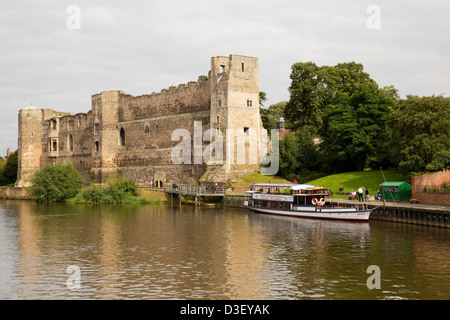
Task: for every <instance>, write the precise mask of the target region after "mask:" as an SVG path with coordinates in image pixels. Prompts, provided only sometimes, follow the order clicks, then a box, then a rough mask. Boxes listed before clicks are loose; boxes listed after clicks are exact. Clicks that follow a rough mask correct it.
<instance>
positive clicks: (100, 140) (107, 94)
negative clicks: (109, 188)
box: [91, 91, 126, 183]
mask: <svg viewBox="0 0 450 320" xmlns="http://www.w3.org/2000/svg"><path fill="white" fill-rule="evenodd" d="M121 93H122V91H104V92H101V93H99V94H96V95H93V96H92V116H93V148H94V151H93V153H92V157H93V163H94V165H93V168H92V169H91V173H92V174H93V176H94V177H95V178H94V180H95V181H98V182H101V183H104V182H106V180H107V179H108V177H113V176H114V174H115V173H116V172H117V162H116V155H117V152H118V150H119V148H123V147H124V145H125V141H126V130H125V129H124V128H122V127H120V126H118V123H119V96H120V94H121Z"/></svg>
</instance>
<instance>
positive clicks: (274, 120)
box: [260, 101, 289, 134]
mask: <svg viewBox="0 0 450 320" xmlns="http://www.w3.org/2000/svg"><path fill="white" fill-rule="evenodd" d="M286 104H287V102H286V101H282V102H278V103H276V104H272V105H271V106H270V107H269V108H268V109H265V108H260V114H261V120H262V123H263V127H264V128H266V129H267V131H268V133H269V134H270V130H271V129H276V128H277V126H278V123H279V122H280V118H282V117H283V118H284V109H285V107H286ZM288 125H289V124H288Z"/></svg>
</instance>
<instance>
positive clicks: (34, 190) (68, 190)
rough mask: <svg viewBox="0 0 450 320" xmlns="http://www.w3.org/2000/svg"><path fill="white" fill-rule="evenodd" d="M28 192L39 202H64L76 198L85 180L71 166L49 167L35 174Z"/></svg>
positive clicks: (57, 165)
mask: <svg viewBox="0 0 450 320" xmlns="http://www.w3.org/2000/svg"><path fill="white" fill-rule="evenodd" d="M31 183H32V186H31V187H29V189H28V191H29V192H30V194H31V195H32V196H33V198H34V199H35V200H36V201H39V202H62V201H66V200H67V199H69V198H73V197H75V196H76V195H77V194H78V193H79V192H80V190H81V188H82V186H83V178H82V177H81V175H80V174H79V173H78V171H77V170H76V169H75V168H74V167H73V166H72V165H71V164H56V165H53V166H52V165H47V166H44V167H43V168H42V169H40V170H38V171H36V172H35V174H34V176H33V178H32V180H31Z"/></svg>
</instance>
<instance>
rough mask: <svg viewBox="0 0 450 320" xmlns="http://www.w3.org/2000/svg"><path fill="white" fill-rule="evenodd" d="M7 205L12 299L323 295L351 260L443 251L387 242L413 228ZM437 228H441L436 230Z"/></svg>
mask: <svg viewBox="0 0 450 320" xmlns="http://www.w3.org/2000/svg"><path fill="white" fill-rule="evenodd" d="M5 208H6V209H7V210H8V211H9V212H13V213H14V212H15V211H16V210H17V214H15V213H14V215H11V214H10V215H9V219H11V217H13V219H15V222H14V223H13V224H11V223H9V224H10V225H14V227H13V230H14V232H13V233H12V234H13V235H12V236H11V239H10V241H9V242H10V243H12V244H13V246H14V251H16V253H15V254H13V256H15V257H16V258H14V259H16V261H15V263H14V266H15V267H14V268H15V270H14V273H13V275H12V276H11V277H12V280H11V282H12V283H14V284H13V285H12V289H11V291H12V292H14V293H12V294H14V295H15V296H17V297H18V298H43V297H44V296H45V297H48V298H58V297H78V298H108V299H109V298H113V299H116V298H117V299H121V298H127V299H128V298H139V299H146V298H149V299H155V298H156V299H171V298H182V299H183V298H193V299H267V298H274V297H275V298H277V297H278V298H283V299H285V298H292V297H293V296H290V294H293V295H296V297H298V296H299V295H301V294H304V295H305V297H319V298H320V297H323V296H322V295H323V292H321V291H320V290H316V291H314V290H315V289H317V288H315V287H314V286H317V283H315V282H311V279H315V280H314V281H316V279H322V280H323V279H327V276H330V273H331V272H332V271H333V270H335V271H336V272H337V274H342V275H346V272H347V273H348V272H355V268H354V267H350V268H348V266H352V263H353V264H354V265H355V266H356V269H357V271H358V270H359V271H361V273H362V276H363V277H364V276H365V268H366V267H367V265H366V264H367V263H373V261H383V260H382V259H387V257H393V256H396V255H398V252H399V251H401V252H402V253H403V254H410V255H412V257H411V258H412V259H413V260H412V261H413V265H412V266H411V268H410V269H411V270H412V271H411V272H415V271H416V270H417V268H420V269H421V271H419V272H424V273H432V272H434V271H435V269H434V268H435V267H436V266H435V264H436V263H437V262H439V261H440V262H442V257H438V256H436V255H439V254H442V251H438V252H436V251H435V250H430V247H433V244H431V243H430V242H429V240H427V239H428V238H426V237H424V238H421V237H420V236H415V237H414V236H407V237H404V238H402V239H401V242H398V243H399V244H401V248H399V247H398V246H390V245H385V244H383V242H385V241H387V240H388V239H389V238H390V237H391V236H390V235H389V234H392V236H396V233H397V232H400V233H402V234H405V235H409V234H414V232H410V231H409V228H411V230H417V228H418V226H414V225H400V224H398V225H395V224H390V225H389V229H388V230H384V229H383V228H378V227H374V226H371V224H360V223H348V222H338V221H322V220H309V219H301V221H300V219H295V218H291V217H280V216H267V215H258V214H251V213H248V212H247V211H245V212H242V214H241V213H240V212H233V211H232V210H230V211H228V210H227V209H223V208H199V207H190V206H186V207H182V208H180V207H172V206H164V205H161V206H142V207H131V208H130V207H128V208H127V207H120V206H119V207H114V206H97V207H96V206H86V207H83V206H66V205H57V204H56V205H49V206H43V205H39V204H35V203H33V202H23V201H22V202H19V201H2V202H0V211H4V210H5ZM2 216H3V212H2ZM375 225H376V223H375ZM415 228H416V229H415ZM439 231H441V232H444V231H446V230H444V231H443V230H440V229H437V230H436V231H434V230H433V232H439ZM386 239H387V240H386ZM347 249H348V250H353V252H352V259H353V260H354V261H349V264H348V265H345V266H339V265H336V254H337V252H338V250H347ZM414 257H415V258H414ZM380 259H381V260H380ZM414 259H415V260H414ZM69 265H77V266H79V267H80V268H81V289H80V290H78V291H71V290H69V289H68V288H67V287H66V280H67V278H68V277H69V275H68V274H67V273H66V268H67V267H68V266H69ZM344 268H348V270H347V269H344ZM440 268H441V270H443V269H442V266H441V267H440ZM443 272H447V273H448V272H450V270H448V269H447V270H445V269H444V270H443ZM335 285H336V286H337V284H335Z"/></svg>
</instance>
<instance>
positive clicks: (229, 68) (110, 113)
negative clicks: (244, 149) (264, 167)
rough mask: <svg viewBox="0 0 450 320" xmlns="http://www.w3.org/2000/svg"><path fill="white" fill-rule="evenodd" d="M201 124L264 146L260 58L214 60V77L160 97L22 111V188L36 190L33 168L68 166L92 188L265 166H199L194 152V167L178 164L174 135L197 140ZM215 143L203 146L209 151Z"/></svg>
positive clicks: (112, 94)
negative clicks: (72, 110) (119, 180)
mask: <svg viewBox="0 0 450 320" xmlns="http://www.w3.org/2000/svg"><path fill="white" fill-rule="evenodd" d="M194 122H201V124H202V132H205V131H206V130H207V129H210V128H211V129H214V130H221V131H222V132H223V133H224V134H225V132H226V130H227V129H233V130H236V131H239V130H242V132H244V130H245V129H248V128H252V129H253V130H255V132H257V133H258V134H257V136H256V143H258V142H259V130H260V129H261V128H262V126H261V119H260V115H259V87H258V63H257V59H256V58H252V57H244V56H237V55H230V56H229V57H213V58H212V59H211V70H210V71H209V73H208V76H200V77H198V80H197V81H196V82H195V81H191V82H189V83H187V84H182V85H179V86H177V87H175V86H173V87H170V88H168V89H164V90H162V91H161V92H159V93H152V94H146V95H141V96H133V95H129V94H126V93H124V92H122V91H107V92H101V93H99V94H95V95H93V96H92V109H91V110H90V111H88V112H84V113H77V114H69V113H61V112H56V111H53V110H50V109H23V110H21V111H20V112H19V179H18V182H17V186H26V185H29V183H30V179H31V176H32V174H33V173H34V171H35V170H37V169H39V168H41V167H42V166H44V165H46V164H54V163H67V162H69V163H72V164H73V165H74V167H75V168H76V169H77V170H78V171H79V172H80V173H81V174H82V175H83V177H84V179H85V181H86V183H92V182H97V183H103V182H105V181H107V179H108V177H111V176H113V175H114V174H116V173H118V174H120V175H122V176H125V177H128V178H131V179H133V180H135V181H136V182H138V184H139V185H141V186H149V185H150V181H158V182H162V183H163V184H166V183H169V182H176V183H183V184H185V183H189V184H195V183H197V182H198V181H200V180H201V178H204V179H206V180H208V181H224V180H226V179H228V177H232V176H235V175H239V174H240V173H244V172H245V173H247V172H249V173H253V172H254V170H257V169H258V168H259V165H258V164H252V165H249V164H248V161H247V162H246V163H247V164H231V165H230V164H222V165H212V164H207V163H205V162H201V163H196V162H195V161H194V152H192V156H191V164H182V165H176V164H174V163H173V162H172V160H171V151H172V149H173V147H174V146H175V145H177V144H178V143H179V141H172V139H171V136H172V133H173V132H174V130H176V129H186V130H187V131H188V132H189V133H190V134H191V137H193V135H194ZM247 140H248V139H247ZM208 143H209V142H208V141H205V142H204V143H203V144H202V145H201V148H202V150H203V149H204V148H205V146H206V145H207V144H208ZM249 143H250V142H249V141H247V145H248V144H249ZM192 146H193V145H192ZM246 157H247V158H246V160H248V156H246ZM234 158H236V156H233V159H234ZM224 160H225V159H224ZM236 162H237V160H235V161H234V163H236Z"/></svg>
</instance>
